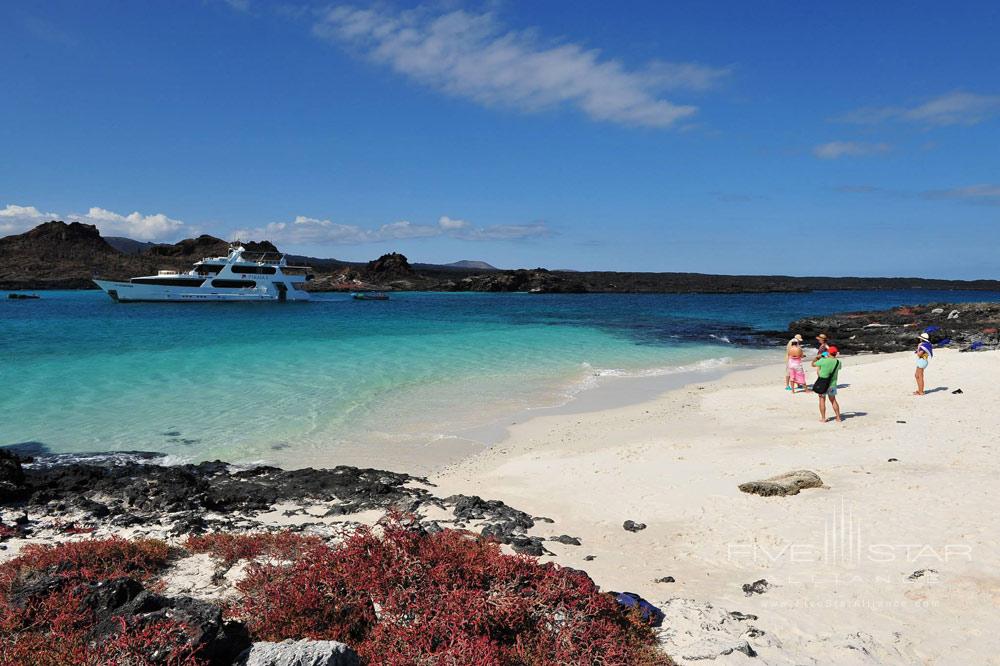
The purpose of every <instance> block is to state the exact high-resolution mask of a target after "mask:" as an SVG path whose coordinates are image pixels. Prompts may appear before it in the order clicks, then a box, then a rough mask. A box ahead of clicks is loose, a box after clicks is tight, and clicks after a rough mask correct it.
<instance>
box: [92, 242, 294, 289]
mask: <svg viewBox="0 0 1000 666" xmlns="http://www.w3.org/2000/svg"><path fill="white" fill-rule="evenodd" d="M311 279H312V275H311V274H310V272H309V267H308V266H291V265H289V264H288V261H287V259H286V257H285V255H283V254H280V253H274V252H248V251H247V250H246V249H245V248H244V247H243V246H242V245H238V244H237V245H234V246H232V247H231V248H230V250H229V254H228V255H227V256H225V257H206V258H205V259H202V260H201V261H199V262H197V263H196V264H195V265H194V268H193V269H192V270H190V271H188V272H186V273H178V272H177V271H170V270H164V271H160V272H159V273H157V274H156V275H146V276H143V277H134V278H132V279H131V280H129V281H128V282H114V281H111V280H94V283H95V284H97V286H98V287H100V288H101V289H103V290H104V291H105V292H106V293H107V294H108V296H110V297H111V298H112V299H113V300H115V301H117V302H120V303H126V302H133V303H136V302H142V301H171V302H178V303H204V302H213V301H237V302H240V301H308V300H309V292H308V291H306V290H305V286H306V283H307V282H308V281H309V280H311Z"/></svg>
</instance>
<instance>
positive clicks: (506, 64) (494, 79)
mask: <svg viewBox="0 0 1000 666" xmlns="http://www.w3.org/2000/svg"><path fill="white" fill-rule="evenodd" d="M313 33H314V34H315V35H316V36H318V37H320V38H322V39H325V40H327V41H330V42H333V43H336V44H338V45H341V46H345V47H348V48H350V49H353V50H354V51H355V52H357V53H360V54H361V55H362V56H363V57H366V58H368V59H369V60H371V61H373V62H375V63H378V64H381V65H386V66H388V67H390V68H391V69H392V70H394V71H395V72H397V73H399V74H402V75H404V76H406V77H408V78H410V79H412V80H414V81H417V82H419V83H421V84H423V85H426V86H429V87H431V88H434V89H436V90H439V91H441V92H444V93H446V94H448V95H452V96H455V97H462V98H466V99H470V100H472V101H474V102H476V103H478V104H481V105H484V106H500V107H507V108H513V109H517V110H521V111H525V112H534V111H539V110H543V109H549V108H553V107H558V106H563V105H571V106H575V107H577V108H579V109H580V110H582V111H583V112H584V113H585V114H586V115H587V116H589V117H590V118H591V119H593V120H597V121H605V122H613V123H619V124H623V125H633V126H645V127H667V126H670V125H673V124H674V123H676V122H677V121H679V120H681V119H683V118H687V117H689V116H692V115H693V114H694V113H696V112H697V107H695V106H690V105H680V104H675V103H673V102H671V101H669V100H667V99H664V98H663V96H662V93H663V92H664V91H671V90H673V91H676V90H693V91H702V90H706V89H708V88H711V87H713V86H715V85H716V84H717V83H718V82H719V81H720V80H722V79H723V78H725V77H726V76H728V74H729V73H730V69H729V68H725V67H710V66H706V65H702V64H698V63H669V62H660V61H654V62H651V63H649V64H647V65H646V66H645V67H644V68H641V69H629V68H627V67H626V66H625V65H623V64H622V63H621V62H620V61H618V60H613V59H608V58H605V57H603V56H602V54H601V53H600V51H598V50H597V49H588V48H586V47H584V46H582V45H580V44H574V43H568V42H559V43H548V42H546V41H545V40H543V39H542V38H541V37H540V36H539V34H538V31H537V30H509V29H507V28H505V27H504V26H503V25H502V24H501V23H500V21H499V20H498V19H497V17H496V16H495V15H494V14H493V13H490V12H487V13H473V12H468V11H465V10H461V9H459V10H455V11H451V12H447V13H437V12H434V11H431V10H429V9H427V8H424V7H419V8H417V9H413V10H410V11H403V12H389V11H381V10H378V9H362V8H358V7H353V6H349V5H344V6H339V7H334V8H333V9H330V10H327V11H325V12H324V13H323V14H322V15H321V17H320V19H319V21H318V22H317V23H316V24H315V25H314V26H313Z"/></svg>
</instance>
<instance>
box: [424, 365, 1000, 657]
mask: <svg viewBox="0 0 1000 666" xmlns="http://www.w3.org/2000/svg"><path fill="white" fill-rule="evenodd" d="M843 360H844V369H843V370H842V372H841V376H840V383H841V386H843V387H844V388H842V389H841V390H840V394H839V398H840V401H841V404H842V406H843V409H844V412H845V416H846V417H847V418H846V419H845V421H844V423H843V424H837V423H833V422H830V423H826V424H822V423H820V422H819V415H818V410H817V405H816V403H817V399H816V397H815V396H813V395H811V394H799V395H790V394H789V393H788V392H786V391H784V390H783V389H782V379H781V377H782V369H781V365H780V364H776V365H768V366H764V367H760V368H756V369H753V370H748V371H739V372H734V373H732V374H730V375H727V376H726V377H724V378H722V379H719V380H716V381H709V382H705V383H701V384H695V385H691V386H688V387H685V388H681V389H677V390H674V391H670V392H668V393H665V394H663V395H661V396H660V397H658V398H656V399H654V400H651V401H648V402H644V403H642V404H636V405H631V406H626V407H618V408H614V409H609V410H603V411H592V412H586V413H575V414H573V413H566V414H556V415H549V416H542V417H539V418H535V419H532V420H530V421H527V422H524V423H519V424H516V425H513V426H511V428H510V434H509V437H508V438H507V439H506V440H505V441H503V442H502V443H501V444H498V445H496V446H494V447H492V448H491V449H489V450H487V451H485V452H483V453H482V454H480V455H477V456H475V457H472V458H470V459H467V460H465V461H463V462H460V463H458V464H455V465H453V466H451V467H449V468H446V469H445V470H444V471H443V472H441V473H439V474H437V475H436V476H435V477H434V478H433V479H432V480H433V481H434V482H435V483H437V484H439V486H440V489H439V490H440V492H441V493H443V494H447V493H449V492H464V493H475V494H478V495H481V496H483V497H491V498H494V497H495V498H498V499H502V500H504V501H506V502H507V503H508V504H511V505H513V506H517V507H520V508H523V509H525V510H527V511H531V512H533V513H534V514H535V515H544V516H548V517H550V518H552V519H554V520H555V524H554V525H551V526H550V525H544V524H542V525H539V526H538V527H536V528H535V529H534V530H533V533H534V534H541V535H546V536H550V535H557V534H568V535H570V536H574V537H579V538H580V540H581V541H582V545H581V546H573V545H562V544H560V543H554V542H546V547H547V548H549V549H550V550H551V551H553V552H554V553H555V555H556V556H555V558H554V559H555V560H556V561H557V562H559V563H561V564H563V565H566V566H573V567H579V568H584V569H586V570H587V571H588V572H589V573H590V574H591V575H592V576H593V577H594V579H595V580H596V581H597V582H598V583H599V584H600V585H601V586H602V587H604V588H605V589H615V590H629V591H633V592H638V593H639V594H642V595H643V596H644V597H646V598H647V599H649V600H650V601H654V602H657V603H660V604H661V605H662V606H663V607H664V608H665V610H667V614H668V618H667V622H666V623H665V624H666V626H667V627H668V629H667V631H666V633H665V647H666V648H667V649H668V650H669V651H670V652H671V654H672V656H674V657H675V658H676V659H677V660H678V661H679V662H680V663H688V662H691V663H693V660H694V659H695V658H708V657H711V656H716V657H717V659H718V661H716V662H715V663H730V661H731V662H732V663H737V662H741V661H742V660H745V659H746V658H747V657H746V656H745V655H744V654H740V653H739V650H743V651H744V652H745V651H746V647H745V646H749V648H750V649H751V650H752V651H754V652H756V653H757V654H758V663H775V664H785V663H787V664H806V663H809V664H812V663H815V664H832V663H836V664H850V663H864V664H868V663H900V664H903V663H905V664H912V663H927V664H959V663H978V664H981V663H1000V656H998V655H1000V636H998V635H997V632H996V631H995V630H994V626H995V622H996V618H997V617H998V616H1000V615H998V611H1000V514H998V511H997V499H996V497H997V496H998V491H1000V475H998V472H1000V461H998V459H997V456H996V453H995V450H994V449H995V446H996V441H997V440H996V437H997V435H996V433H997V432H1000V410H997V409H995V408H994V407H991V403H992V397H993V394H994V392H995V387H993V386H992V383H993V378H994V377H996V376H998V372H1000V353H994V352H986V353H978V354H961V353H958V352H954V351H951V350H942V351H940V352H939V353H938V355H937V356H936V358H935V359H934V361H933V363H932V365H931V367H930V368H929V370H928V371H927V378H928V384H927V387H928V389H929V390H930V393H929V394H928V395H926V396H923V397H919V398H918V397H914V396H912V395H911V392H912V390H913V379H912V374H913V358H912V355H911V354H909V353H902V354H893V355H885V356H868V357H856V358H850V357H848V358H844V359H843ZM845 385H846V386H845ZM959 388H961V389H962V393H960V394H954V393H952V391H954V390H955V389H959ZM890 459H895V460H892V461H890ZM797 469H808V470H812V471H814V472H816V473H817V474H819V476H820V477H821V478H822V479H823V481H824V483H825V487H823V488H816V489H806V490H803V491H802V492H801V493H799V494H798V495H795V496H786V497H767V498H765V497H759V496H756V495H749V494H745V493H742V492H740V491H739V490H738V488H737V486H738V485H739V484H740V483H742V482H745V481H750V480H755V479H762V478H765V477H769V476H772V475H775V474H780V473H783V472H787V471H790V470H797ZM625 520H634V521H636V522H642V523H646V524H647V525H648V527H647V528H646V529H644V530H642V531H640V532H635V533H633V532H628V531H625V530H624V529H623V528H622V523H623V521H625ZM546 528H549V529H546ZM590 555H592V556H594V557H593V559H585V557H586V556H590ZM921 571H922V573H915V572H921ZM665 576H672V577H673V578H674V579H675V581H676V582H673V583H663V582H660V583H658V582H654V579H657V578H661V577H665ZM759 579H766V580H767V582H768V587H767V589H766V591H765V592H764V593H763V594H751V595H749V596H748V595H747V594H746V593H745V592H744V590H743V589H742V586H743V585H744V584H746V583H752V582H754V581H757V580H759ZM731 611H738V612H741V613H744V614H751V615H754V616H757V618H756V619H747V618H745V617H742V616H739V615H735V616H734V615H731V614H730V612H731ZM734 648H735V649H736V650H737V651H735V652H732V653H731V654H729V655H724V654H722V653H724V652H726V651H731V650H733V649H734Z"/></svg>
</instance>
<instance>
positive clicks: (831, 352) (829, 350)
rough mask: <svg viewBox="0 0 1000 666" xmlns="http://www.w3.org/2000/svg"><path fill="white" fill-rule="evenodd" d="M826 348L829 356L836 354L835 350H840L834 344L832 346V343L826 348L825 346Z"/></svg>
mask: <svg viewBox="0 0 1000 666" xmlns="http://www.w3.org/2000/svg"><path fill="white" fill-rule="evenodd" d="M826 350H827V351H828V352H830V356H836V355H837V352H839V351H840V350H839V349H837V347H836V346H834V345H830V346H829V347H827V348H826Z"/></svg>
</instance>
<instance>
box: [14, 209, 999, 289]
mask: <svg viewBox="0 0 1000 666" xmlns="http://www.w3.org/2000/svg"><path fill="white" fill-rule="evenodd" d="M244 245H246V246H247V248H248V249H251V250H254V251H271V252H273V251H277V248H276V247H275V246H274V245H272V244H271V243H269V242H267V241H260V242H248V243H244ZM227 249H228V243H227V242H226V241H224V240H222V239H220V238H215V237H213V236H207V235H203V236H199V237H198V238H189V239H185V240H182V241H180V242H178V243H174V244H153V243H143V242H139V241H134V240H132V239H128V238H118V237H112V238H109V239H106V238H103V237H102V236H101V234H100V232H99V231H98V230H97V228H96V227H94V226H92V225H86V224H80V223H78V222H72V223H70V224H66V223H64V222H59V221H52V222H46V223H45V224H41V225H39V226H38V227H35V228H34V229H32V230H30V231H27V232H25V233H23V234H18V235H14V236H7V237H6V238H2V239H0V289H8V290H19V289H91V288H94V285H93V283H92V282H91V279H92V278H93V277H95V276H99V277H103V278H106V279H111V280H127V279H129V278H131V277H135V276H138V275H149V274H152V273H155V272H156V271H158V270H160V269H173V270H188V269H190V267H191V265H192V264H193V263H194V262H195V261H197V260H199V259H201V258H202V257H206V256H218V255H224V254H226V251H227ZM290 260H291V261H292V262H293V263H296V264H307V265H309V266H311V267H312V268H313V269H314V272H315V279H314V280H313V281H312V283H311V286H310V289H311V290H313V291H355V290H363V289H374V290H381V291H388V290H401V291H485V292H533V293H717V294H736V293H767V292H808V291H813V290H820V289H824V290H877V289H962V290H997V291H1000V281H998V280H971V281H969V280H934V279H924V278H860V277H838V278H829V277H792V276H787V275H707V274H703V273H648V272H608V271H556V270H547V269H545V268H533V269H518V270H498V269H495V268H493V267H491V266H489V265H488V264H482V262H469V261H464V262H457V264H451V265H434V264H411V263H410V262H409V261H408V260H407V258H406V257H404V256H403V255H401V254H397V253H390V254H386V255H383V256H382V257H379V258H378V259H376V260H374V261H371V262H368V263H367V264H362V263H351V262H344V261H339V260H336V259H320V258H316V257H302V256H291V257H290Z"/></svg>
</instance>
